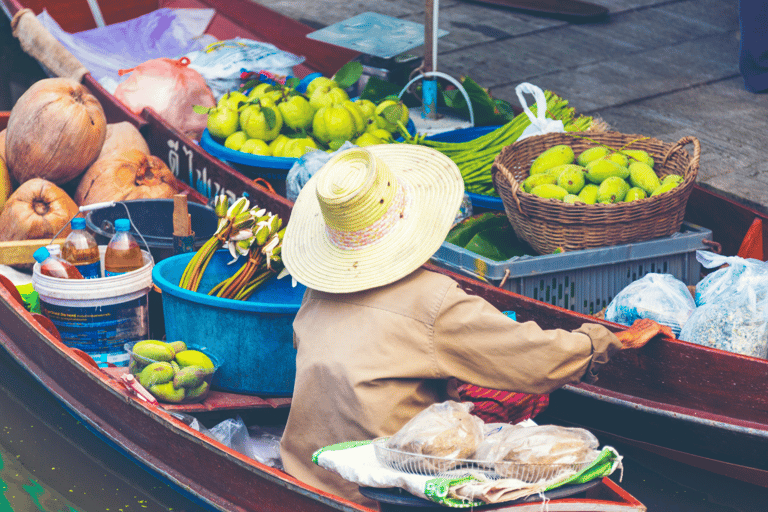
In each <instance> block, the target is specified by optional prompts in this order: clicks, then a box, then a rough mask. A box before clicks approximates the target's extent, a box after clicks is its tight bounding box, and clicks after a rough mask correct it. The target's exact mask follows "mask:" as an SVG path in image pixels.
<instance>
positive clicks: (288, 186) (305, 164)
mask: <svg viewBox="0 0 768 512" xmlns="http://www.w3.org/2000/svg"><path fill="white" fill-rule="evenodd" d="M356 147H357V146H356V145H355V144H352V143H351V142H349V141H345V142H344V144H342V145H341V147H340V148H339V149H337V150H336V151H334V152H333V153H326V152H325V151H310V152H309V153H306V154H304V156H302V157H301V158H299V159H298V160H296V163H295V164H293V166H292V167H291V168H290V169H289V170H288V174H287V175H286V176H285V197H287V198H288V200H290V201H294V202H295V201H296V198H297V197H299V192H301V189H302V188H303V187H304V185H306V183H307V182H308V181H309V178H311V177H312V176H314V175H315V173H316V172H317V171H319V170H320V168H321V167H322V166H324V165H325V164H326V162H328V160H330V159H331V158H333V157H334V156H335V155H336V154H337V153H339V152H341V151H345V150H347V149H350V148H356Z"/></svg>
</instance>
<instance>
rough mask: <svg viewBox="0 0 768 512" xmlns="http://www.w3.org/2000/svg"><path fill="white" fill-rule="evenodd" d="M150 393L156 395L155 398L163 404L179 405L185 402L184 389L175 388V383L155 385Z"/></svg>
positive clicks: (150, 389)
mask: <svg viewBox="0 0 768 512" xmlns="http://www.w3.org/2000/svg"><path fill="white" fill-rule="evenodd" d="M148 389H149V392H150V393H152V394H153V395H155V398H157V399H158V400H161V401H163V402H170V403H174V404H177V403H179V402H183V401H184V398H185V396H186V392H185V390H184V388H175V387H173V382H170V381H169V382H166V383H164V384H155V385H154V386H150V387H149V388H148Z"/></svg>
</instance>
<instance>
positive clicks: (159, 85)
mask: <svg viewBox="0 0 768 512" xmlns="http://www.w3.org/2000/svg"><path fill="white" fill-rule="evenodd" d="M188 65H189V59H187V58H186V57H182V58H181V59H178V60H174V59H166V58H159V59H151V60H148V61H146V62H143V63H142V64H139V65H138V66H136V67H135V68H132V69H122V70H120V74H121V75H124V74H126V73H131V75H130V76H129V77H128V79H126V80H125V81H123V82H121V83H120V84H119V85H118V86H117V89H116V90H115V97H116V98H117V99H118V100H120V101H121V102H122V103H123V104H124V105H125V106H126V107H128V109H129V110H130V111H131V112H133V113H134V114H137V115H138V114H140V113H141V111H142V110H144V108H145V107H151V108H152V109H153V110H154V111H155V112H157V114H158V115H159V116H160V117H161V118H163V119H164V120H165V121H166V122H167V123H168V124H170V125H171V126H173V127H174V128H176V129H178V130H179V131H181V132H182V133H184V134H185V135H187V136H188V137H190V138H192V139H194V140H199V139H200V136H201V135H202V134H203V130H205V127H206V125H207V124H208V115H207V114H197V113H195V112H194V110H193V107H194V106H195V105H201V106H203V107H214V106H216V100H215V99H214V97H213V93H212V92H211V89H210V88H209V87H208V85H207V84H206V83H205V79H203V76H202V75H201V74H200V73H198V72H197V71H195V70H194V69H191V68H190V67H189V66H188Z"/></svg>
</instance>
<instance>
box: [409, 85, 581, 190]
mask: <svg viewBox="0 0 768 512" xmlns="http://www.w3.org/2000/svg"><path fill="white" fill-rule="evenodd" d="M544 96H545V97H546V99H547V117H548V118H550V119H555V120H560V121H562V122H563V126H564V127H565V130H566V131H586V130H588V129H589V128H590V127H591V126H592V123H593V119H592V118H591V117H589V116H583V115H579V116H577V115H576V111H575V109H574V108H572V107H569V106H568V101H567V100H565V99H563V98H561V97H559V96H557V95H556V94H554V93H552V92H550V91H544ZM531 112H532V113H533V114H534V115H536V106H535V105H534V106H532V107H531ZM530 124H531V121H530V119H528V116H527V115H526V114H525V113H521V114H518V115H517V116H515V117H514V118H513V119H512V120H511V121H510V122H508V123H506V124H504V125H502V126H500V127H498V128H497V129H495V130H493V131H492V132H489V133H486V134H485V135H483V136H481V137H478V138H476V139H473V140H469V141H466V142H439V141H434V140H427V139H426V138H425V137H424V135H419V134H417V135H410V134H409V133H408V132H407V131H406V130H404V129H401V134H402V136H403V139H404V141H405V142H406V143H409V144H421V145H423V146H428V147H431V148H434V149H436V150H437V151H440V152H441V153H443V154H444V155H446V156H447V157H448V158H450V159H451V160H453V161H454V162H455V163H456V165H458V166H459V170H460V171H461V175H462V177H463V178H464V186H465V189H466V191H467V192H472V193H474V194H481V195H487V196H498V194H497V193H496V191H495V190H494V188H493V180H492V178H491V166H492V165H493V161H494V159H495V158H496V155H498V154H499V153H500V152H501V150H502V149H503V148H504V147H505V146H508V145H509V144H512V143H514V142H515V141H517V139H519V138H520V136H521V135H522V134H523V131H524V130H525V129H526V128H527V127H528V126H530Z"/></svg>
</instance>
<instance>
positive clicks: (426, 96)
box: [421, 0, 440, 119]
mask: <svg viewBox="0 0 768 512" xmlns="http://www.w3.org/2000/svg"><path fill="white" fill-rule="evenodd" d="M439 3H440V0H424V72H425V73H429V72H432V71H437V37H436V35H437V26H436V25H437V12H438V9H439ZM421 101H422V104H423V105H424V117H426V118H427V119H437V80H428V79H426V78H425V79H424V80H423V81H422V92H421Z"/></svg>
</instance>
